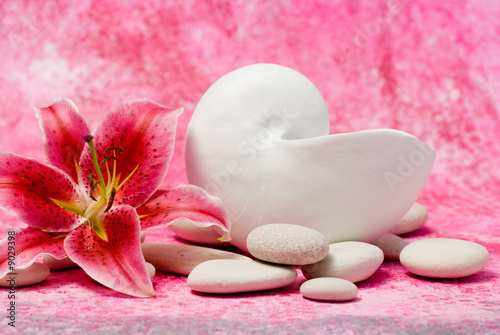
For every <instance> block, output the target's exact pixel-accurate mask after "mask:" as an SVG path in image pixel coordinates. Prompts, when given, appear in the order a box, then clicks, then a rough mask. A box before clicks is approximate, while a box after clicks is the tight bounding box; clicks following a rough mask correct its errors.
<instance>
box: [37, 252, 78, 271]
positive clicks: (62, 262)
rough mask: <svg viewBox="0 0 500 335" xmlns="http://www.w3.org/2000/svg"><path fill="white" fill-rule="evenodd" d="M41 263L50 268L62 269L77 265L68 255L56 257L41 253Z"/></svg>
mask: <svg viewBox="0 0 500 335" xmlns="http://www.w3.org/2000/svg"><path fill="white" fill-rule="evenodd" d="M43 263H44V264H45V265H47V266H48V267H49V269H51V270H64V269H70V268H75V267H77V266H78V265H77V264H76V263H75V262H73V261H72V260H71V259H69V257H65V258H62V259H57V258H55V257H54V256H52V255H47V254H45V255H43Z"/></svg>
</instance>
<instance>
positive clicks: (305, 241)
mask: <svg viewBox="0 0 500 335" xmlns="http://www.w3.org/2000/svg"><path fill="white" fill-rule="evenodd" d="M247 248H248V251H249V252H250V254H251V255H252V256H254V257H255V258H258V259H260V260H263V261H266V262H271V263H278V264H288V265H305V264H313V263H317V262H319V261H320V260H322V259H323V258H325V257H326V255H327V254H328V249H329V245H328V242H327V240H326V237H325V236H324V235H323V234H321V233H320V232H318V231H316V230H314V229H311V228H307V227H304V226H298V225H293V224H286V223H273V224H266V225H263V226H260V227H257V228H255V229H254V230H252V231H251V232H250V234H248V238H247Z"/></svg>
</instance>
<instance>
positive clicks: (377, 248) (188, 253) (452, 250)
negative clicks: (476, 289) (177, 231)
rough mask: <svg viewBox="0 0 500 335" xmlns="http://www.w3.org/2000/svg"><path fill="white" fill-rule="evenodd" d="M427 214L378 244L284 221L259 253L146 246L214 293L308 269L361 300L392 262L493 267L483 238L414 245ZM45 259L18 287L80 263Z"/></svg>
mask: <svg viewBox="0 0 500 335" xmlns="http://www.w3.org/2000/svg"><path fill="white" fill-rule="evenodd" d="M426 221H427V210H426V208H425V207H424V206H422V205H420V204H418V203H416V204H415V205H413V206H412V208H411V209H410V210H409V211H408V213H407V214H406V215H405V216H404V217H403V219H402V220H401V221H400V222H399V223H398V224H397V225H396V226H395V227H394V228H393V229H392V230H391V231H390V232H389V233H387V234H385V235H384V236H382V237H381V238H379V239H378V240H377V241H375V242H373V243H371V244H370V243H364V242H358V241H345V242H337V243H333V244H329V243H328V242H327V240H326V238H325V236H323V235H322V234H321V233H319V232H317V231H315V230H313V229H310V228H307V227H303V226H298V225H291V224H279V223H277V224H267V225H263V226H260V227H257V228H256V229H255V230H253V231H252V232H251V233H250V234H249V235H248V238H247V248H248V251H249V253H250V255H251V257H247V256H244V255H240V254H237V253H233V252H228V251H223V250H218V249H213V248H206V247H200V246H193V245H180V244H166V243H143V244H142V251H143V254H144V258H145V259H146V262H148V263H147V265H148V270H149V272H150V275H151V276H154V274H155V271H156V270H158V271H162V272H169V273H175V274H179V275H185V276H188V277H187V284H188V286H189V287H190V288H191V289H192V290H194V291H197V292H203V293H212V294H228V293H242V292H252V291H262V290H270V289H277V288H281V287H284V286H287V285H290V284H292V283H294V282H295V281H296V280H297V277H298V273H297V269H298V268H300V270H301V272H302V274H303V276H304V277H305V279H306V281H305V282H304V283H302V285H301V286H300V293H301V294H302V295H303V296H304V297H305V298H308V299H313V300H322V301H347V300H353V299H355V298H356V297H357V295H358V288H357V286H356V283H357V282H360V281H364V280H366V279H368V278H369V277H370V276H372V275H373V273H375V271H376V270H377V269H378V268H379V267H380V265H381V264H382V263H383V262H384V261H397V260H399V261H400V262H401V264H402V265H403V266H404V267H405V268H406V270H407V271H408V272H410V273H413V274H415V275H420V276H425V277H431V278H458V277H465V276H469V275H472V274H474V273H476V272H479V271H481V270H482V269H483V268H484V267H485V266H486V264H487V263H488V260H489V253H488V251H487V250H486V248H484V247H483V246H481V245H479V244H477V243H473V242H469V241H464V240H457V239H448V238H430V239H424V240H419V241H416V242H413V243H410V244H408V243H407V242H406V241H405V240H404V239H403V238H401V237H400V236H399V235H402V234H407V233H410V232H412V231H414V230H416V229H418V228H420V227H421V226H422V225H424V224H425V222H426ZM142 238H143V239H144V235H143V236H142ZM143 241H144V240H143ZM43 261H44V263H45V264H43V263H34V264H33V265H32V266H31V267H29V268H26V269H23V270H18V271H17V272H18V275H17V276H18V277H17V279H16V284H17V286H26V285H32V284H36V283H39V282H42V281H43V280H45V279H46V278H47V277H48V275H49V273H50V271H49V269H53V270H54V269H61V268H68V267H73V266H76V265H75V264H74V263H73V262H71V261H70V260H69V259H64V260H56V259H54V258H52V257H49V256H45V257H44V260H43ZM7 279H8V278H5V277H4V278H2V279H0V286H4V287H8V286H9V283H8V282H7Z"/></svg>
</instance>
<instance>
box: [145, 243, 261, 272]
mask: <svg viewBox="0 0 500 335" xmlns="http://www.w3.org/2000/svg"><path fill="white" fill-rule="evenodd" d="M141 248H142V253H143V255H144V258H145V259H146V262H149V263H151V264H152V265H153V266H154V267H155V269H156V270H158V271H164V272H171V273H176V274H180V275H184V276H187V275H188V274H189V273H190V272H191V270H193V269H194V268H195V267H196V266H197V265H198V264H200V263H203V262H206V261H208V260H213V259H239V260H246V261H251V259H250V258H249V257H246V256H243V255H239V254H236V253H233V252H228V251H223V250H217V249H213V248H206V247H199V246H194V245H185V244H167V243H143V244H141Z"/></svg>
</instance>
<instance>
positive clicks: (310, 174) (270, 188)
mask: <svg viewBox="0 0 500 335" xmlns="http://www.w3.org/2000/svg"><path fill="white" fill-rule="evenodd" d="M328 133H329V117H328V111H327V109H326V105H325V102H324V100H323V97H322V96H321V94H320V93H319V91H318V90H317V88H316V87H315V86H314V85H313V84H312V83H311V82H310V81H309V80H308V79H307V78H306V77H305V76H303V75H302V74H300V73H298V72H297V71H294V70H292V69H289V68H286V67H283V66H280V65H275V64H255V65H250V66H246V67H243V68H240V69H237V70H235V71H233V72H231V73H228V74H227V75H225V76H223V77H221V78H220V79H219V80H217V81H216V82H215V83H214V84H213V85H212V86H211V87H210V88H209V89H208V90H207V92H206V93H205V94H204V95H203V97H202V99H201V100H200V102H199V103H198V105H197V107H196V109H195V111H194V114H193V117H192V119H191V121H190V123H189V126H188V131H187V135H186V148H185V149H186V150H185V154H186V171H187V176H188V180H189V183H192V184H195V185H198V186H200V187H202V188H204V189H205V190H207V191H208V192H209V193H211V194H212V195H215V196H218V197H220V198H221V199H222V200H223V201H224V202H225V203H226V204H227V206H228V208H229V216H230V218H231V220H232V228H231V235H232V241H231V243H232V244H233V245H235V246H236V247H238V248H240V249H242V250H244V251H247V248H246V237H247V235H248V234H249V233H250V231H252V230H253V229H254V228H256V227H257V226H260V225H263V224H268V223H290V224H297V225H302V226H306V227H309V228H313V229H316V230H318V231H320V232H321V233H323V234H324V235H325V236H326V237H327V239H328V241H329V242H330V243H332V242H337V241H345V240H358V241H365V242H371V241H374V240H375V239H377V238H378V237H380V236H382V235H383V234H384V233H386V232H387V231H389V230H390V229H391V228H392V227H393V226H394V225H395V224H396V223H397V222H398V220H399V219H400V218H401V217H402V216H403V215H404V214H405V213H406V212H407V211H408V209H409V208H410V206H411V205H412V204H413V203H414V202H415V200H416V199H417V197H418V195H419V194H420V192H421V191H422V188H423V186H424V184H425V182H426V180H427V177H428V175H429V173H430V170H431V168H432V165H433V163H434V159H435V153H434V152H433V151H432V150H431V149H430V148H429V147H427V146H426V145H425V144H424V143H423V142H421V141H420V140H418V139H417V138H416V137H414V136H412V135H410V134H407V133H404V132H401V131H398V130H390V129H379V130H369V131H362V132H355V133H346V134H336V135H328Z"/></svg>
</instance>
